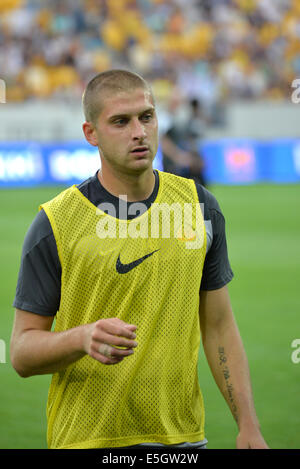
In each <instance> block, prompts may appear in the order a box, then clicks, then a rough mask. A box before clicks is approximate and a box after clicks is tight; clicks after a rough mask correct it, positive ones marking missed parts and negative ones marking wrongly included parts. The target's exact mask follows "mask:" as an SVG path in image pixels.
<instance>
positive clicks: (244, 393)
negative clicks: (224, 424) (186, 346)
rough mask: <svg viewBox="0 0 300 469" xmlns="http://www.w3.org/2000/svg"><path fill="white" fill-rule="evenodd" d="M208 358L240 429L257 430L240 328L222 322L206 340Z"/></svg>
mask: <svg viewBox="0 0 300 469" xmlns="http://www.w3.org/2000/svg"><path fill="white" fill-rule="evenodd" d="M203 346H204V350H205V354H206V357H207V360H208V363H209V366H210V368H211V371H212V373H213V376H214V379H215V381H216V383H217V385H218V387H219V389H220V391H221V392H222V394H223V396H224V398H225V400H226V402H227V404H228V406H229V408H230V410H231V412H232V415H233V417H234V419H235V420H236V422H237V425H238V427H239V429H240V430H241V429H242V428H250V427H257V428H259V423H258V419H257V416H256V412H255V408H254V403H253V396H252V389H251V382H250V373H249V366H248V360H247V357H246V354H245V350H244V346H243V344H242V340H241V337H240V334H239V331H238V328H237V326H236V324H235V322H234V319H233V318H232V319H231V320H230V324H228V321H225V322H224V324H222V322H220V324H219V325H218V327H215V328H214V329H213V331H211V332H210V333H209V336H207V337H206V338H203Z"/></svg>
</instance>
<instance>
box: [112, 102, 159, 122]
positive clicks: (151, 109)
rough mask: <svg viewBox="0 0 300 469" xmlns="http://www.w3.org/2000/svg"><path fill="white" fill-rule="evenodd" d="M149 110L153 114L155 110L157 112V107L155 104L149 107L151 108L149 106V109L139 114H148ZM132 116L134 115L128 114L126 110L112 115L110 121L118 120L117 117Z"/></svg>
mask: <svg viewBox="0 0 300 469" xmlns="http://www.w3.org/2000/svg"><path fill="white" fill-rule="evenodd" d="M148 112H151V113H152V114H154V112H155V107H154V106H151V107H149V108H147V109H145V110H143V111H141V112H140V113H139V114H138V115H139V116H142V115H144V114H147V113H148ZM131 116H132V114H131V113H128V114H127V113H126V112H124V113H122V114H114V115H113V116H110V117H109V118H108V120H109V122H112V121H114V120H117V119H122V118H124V117H131Z"/></svg>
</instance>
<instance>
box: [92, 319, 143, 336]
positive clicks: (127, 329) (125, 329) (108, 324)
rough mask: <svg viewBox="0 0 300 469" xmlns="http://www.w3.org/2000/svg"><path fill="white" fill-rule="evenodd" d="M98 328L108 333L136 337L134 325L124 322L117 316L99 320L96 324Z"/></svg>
mask: <svg viewBox="0 0 300 469" xmlns="http://www.w3.org/2000/svg"><path fill="white" fill-rule="evenodd" d="M97 326H98V328H99V329H100V330H102V331H104V332H106V333H108V334H111V335H117V336H121V337H126V338H128V339H133V338H135V337H136V335H135V333H134V330H135V329H136V326H134V325H133V324H126V323H124V321H121V320H120V319H118V318H113V319H108V320H105V319H104V320H100V321H99V322H98V324H97Z"/></svg>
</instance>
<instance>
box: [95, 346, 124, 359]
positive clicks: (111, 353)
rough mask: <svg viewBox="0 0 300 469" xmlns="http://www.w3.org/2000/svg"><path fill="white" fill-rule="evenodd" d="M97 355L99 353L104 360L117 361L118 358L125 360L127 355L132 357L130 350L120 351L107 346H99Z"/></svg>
mask: <svg viewBox="0 0 300 469" xmlns="http://www.w3.org/2000/svg"><path fill="white" fill-rule="evenodd" d="M98 353H100V354H101V355H104V356H105V357H106V358H111V359H118V358H125V357H127V356H129V355H132V354H133V350H131V349H129V350H128V349H126V350H120V349H116V348H114V347H111V346H110V345H108V344H101V345H100V347H98Z"/></svg>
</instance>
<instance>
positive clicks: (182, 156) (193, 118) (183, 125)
mask: <svg viewBox="0 0 300 469" xmlns="http://www.w3.org/2000/svg"><path fill="white" fill-rule="evenodd" d="M168 117H169V119H168V120H169V122H168V124H167V126H166V127H167V128H166V130H165V131H164V132H163V134H162V136H161V147H162V153H163V166H164V171H166V172H168V173H172V174H176V175H178V176H183V177H186V178H189V179H193V180H194V181H195V182H197V183H199V184H202V185H203V186H206V185H207V184H206V180H205V172H204V171H205V165H204V159H203V156H202V154H201V151H200V145H201V140H202V139H203V137H204V134H205V128H206V125H207V122H206V117H205V115H204V113H203V110H202V107H201V103H200V102H199V100H198V99H197V98H193V99H185V98H184V97H183V96H182V95H181V94H180V91H179V90H177V89H175V90H174V92H173V94H172V96H171V98H170V101H169V106H168Z"/></svg>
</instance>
